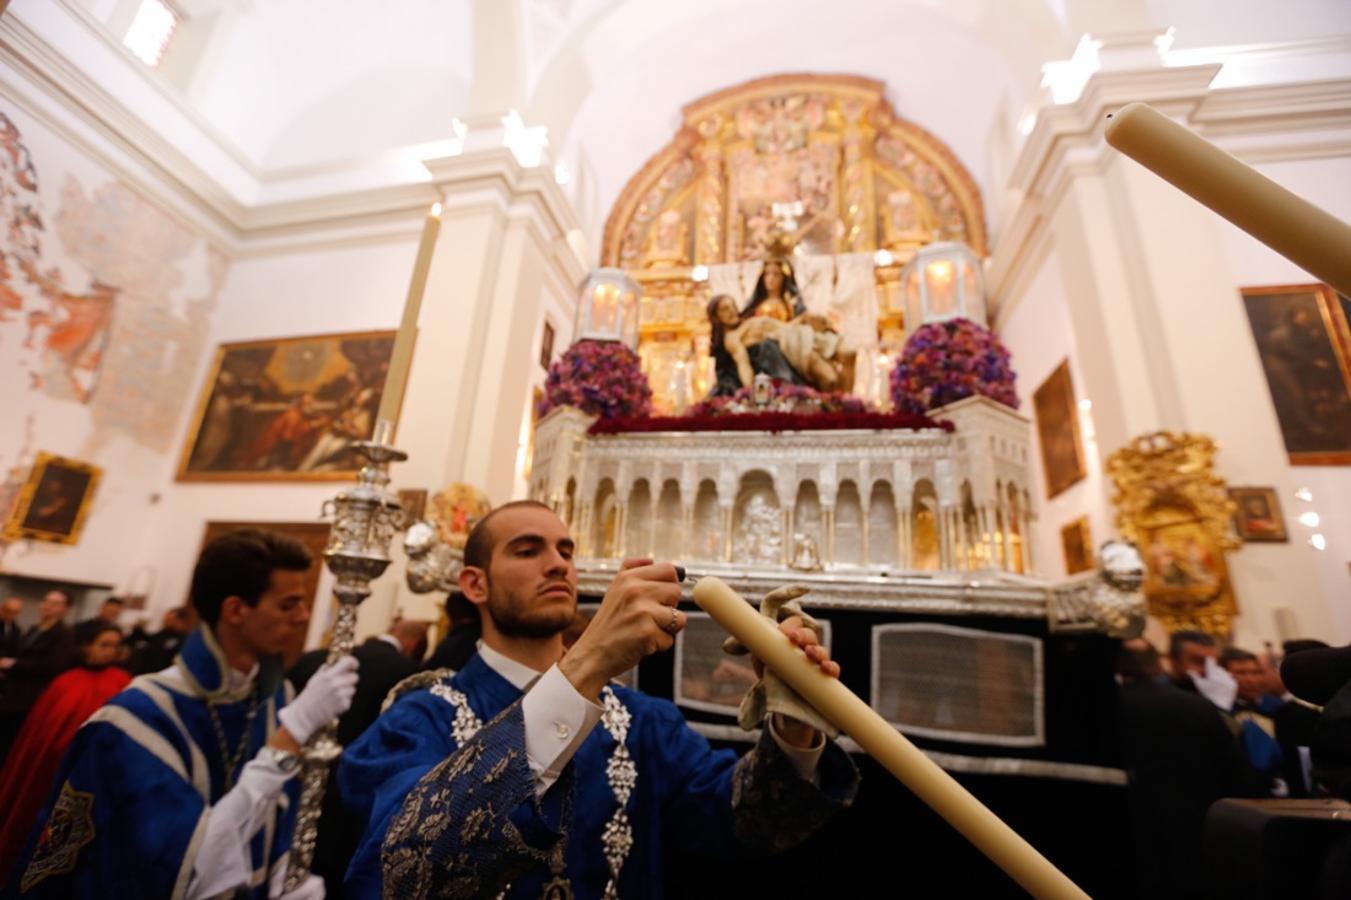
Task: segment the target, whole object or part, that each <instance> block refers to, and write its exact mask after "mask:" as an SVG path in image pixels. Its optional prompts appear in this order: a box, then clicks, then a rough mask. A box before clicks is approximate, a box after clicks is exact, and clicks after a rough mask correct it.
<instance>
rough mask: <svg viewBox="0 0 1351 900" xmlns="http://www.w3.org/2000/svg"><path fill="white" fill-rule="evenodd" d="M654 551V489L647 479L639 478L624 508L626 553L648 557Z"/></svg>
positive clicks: (630, 491)
mask: <svg viewBox="0 0 1351 900" xmlns="http://www.w3.org/2000/svg"><path fill="white" fill-rule="evenodd" d="M651 550H652V489H651V488H650V487H649V486H648V484H647V479H646V478H639V479H638V480H637V481H635V482H634V483H633V487H632V489H630V490H629V502H628V503H627V504H625V507H624V552H625V553H626V554H627V555H629V556H646V555H647V554H648V553H649V552H651Z"/></svg>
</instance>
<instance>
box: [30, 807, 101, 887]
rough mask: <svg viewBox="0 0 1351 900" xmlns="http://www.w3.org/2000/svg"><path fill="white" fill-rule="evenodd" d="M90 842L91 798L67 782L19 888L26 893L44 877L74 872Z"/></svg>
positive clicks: (43, 830) (92, 831)
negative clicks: (81, 854)
mask: <svg viewBox="0 0 1351 900" xmlns="http://www.w3.org/2000/svg"><path fill="white" fill-rule="evenodd" d="M93 839H94V795H93V794H91V793H87V792H85V791H77V790H75V789H74V788H72V787H71V786H70V782H69V781H67V782H66V783H65V784H63V785H62V786H61V795H60V796H59V797H57V799H56V805H54V806H53V807H52V814H51V815H50V816H49V817H48V818H47V824H46V825H45V826H43V828H42V834H41V836H40V837H39V838H38V845H37V849H36V850H34V852H33V859H32V861H31V862H29V863H28V868H27V869H26V870H25V871H24V873H23V882H22V883H21V884H20V886H19V889H20V890H21V891H22V892H23V893H25V894H26V893H28V892H29V891H30V890H32V889H33V888H34V887H36V886H37V885H38V884H39V883H40V882H41V881H42V880H43V879H44V878H48V877H50V876H52V875H66V874H69V873H70V872H73V871H75V863H76V861H77V860H78V859H79V856H80V850H81V849H82V848H83V847H84V846H85V844H88V843H89V842H90V841H92V840H93Z"/></svg>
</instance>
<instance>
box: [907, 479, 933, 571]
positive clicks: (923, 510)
mask: <svg viewBox="0 0 1351 900" xmlns="http://www.w3.org/2000/svg"><path fill="white" fill-rule="evenodd" d="M910 566H911V567H912V568H915V569H920V570H922V571H928V572H936V571H937V570H938V568H939V554H938V491H936V490H935V489H934V484H933V482H932V481H930V480H929V479H927V478H921V479H920V480H919V481H916V482H915V488H914V493H913V494H912V495H911V500H910Z"/></svg>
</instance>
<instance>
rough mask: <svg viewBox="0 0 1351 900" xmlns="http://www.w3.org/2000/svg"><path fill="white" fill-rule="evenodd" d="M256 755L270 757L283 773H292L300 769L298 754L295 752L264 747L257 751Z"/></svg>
mask: <svg viewBox="0 0 1351 900" xmlns="http://www.w3.org/2000/svg"><path fill="white" fill-rule="evenodd" d="M258 755H259V756H261V757H263V758H264V759H270V760H271V761H272V764H273V765H275V766H276V767H277V768H278V769H280V770H281V772H282V774H283V775H294V774H295V773H296V772H298V771H300V755H299V754H297V753H292V752H290V751H289V750H278V749H277V748H276V747H264V748H263V749H261V750H259V751H258Z"/></svg>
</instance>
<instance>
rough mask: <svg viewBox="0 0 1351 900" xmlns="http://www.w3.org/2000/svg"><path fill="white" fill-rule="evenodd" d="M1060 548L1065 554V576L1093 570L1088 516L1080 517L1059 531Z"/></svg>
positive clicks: (1091, 541)
mask: <svg viewBox="0 0 1351 900" xmlns="http://www.w3.org/2000/svg"><path fill="white" fill-rule="evenodd" d="M1060 547H1061V549H1062V550H1063V551H1064V552H1065V574H1066V575H1076V574H1078V573H1079V572H1087V571H1088V570H1089V569H1091V568H1093V565H1094V562H1093V536H1092V532H1091V531H1089V527H1088V516H1080V517H1079V518H1077V519H1075V520H1074V521H1073V522H1071V523H1069V524H1068V525H1066V526H1064V527H1063V528H1061V529H1060Z"/></svg>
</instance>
